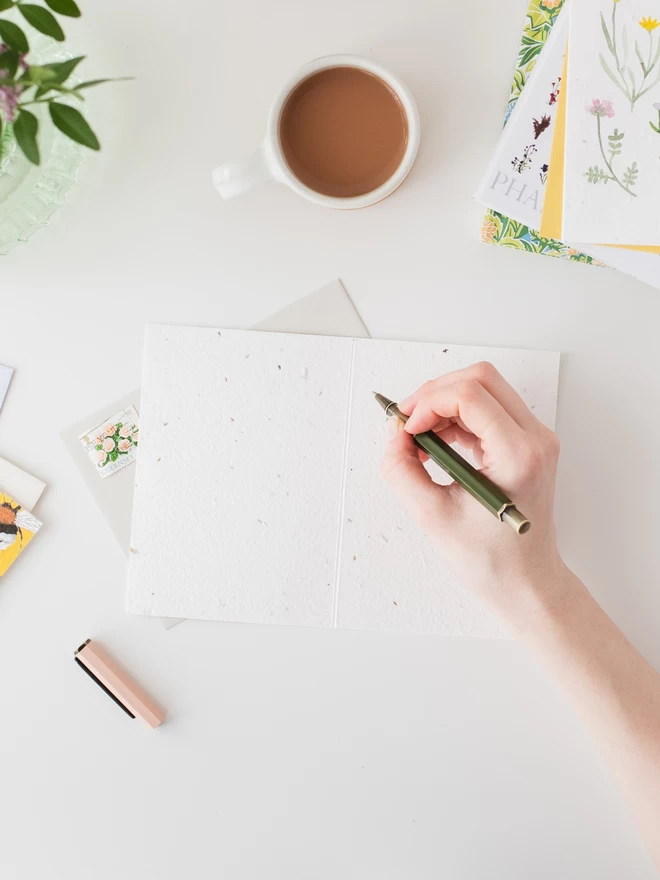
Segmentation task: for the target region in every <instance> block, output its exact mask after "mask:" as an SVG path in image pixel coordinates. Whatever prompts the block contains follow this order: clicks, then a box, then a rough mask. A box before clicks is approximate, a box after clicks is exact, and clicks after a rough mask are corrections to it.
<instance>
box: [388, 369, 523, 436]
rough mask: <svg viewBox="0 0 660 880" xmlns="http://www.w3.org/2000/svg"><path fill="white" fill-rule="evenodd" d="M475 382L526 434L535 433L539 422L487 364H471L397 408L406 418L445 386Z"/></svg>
mask: <svg viewBox="0 0 660 880" xmlns="http://www.w3.org/2000/svg"><path fill="white" fill-rule="evenodd" d="M472 379H473V380H475V381H477V382H479V384H480V385H483V387H484V388H485V389H486V391H488V392H489V394H490V395H491V396H492V397H494V398H495V400H497V402H498V403H499V404H500V405H501V406H502V407H503V408H504V409H505V410H506V411H507V412H508V413H509V415H510V416H511V418H512V419H513V420H514V421H516V422H517V423H518V424H519V425H520V427H521V428H524V429H525V430H534V429H535V428H536V427H538V426H540V424H541V423H540V422H539V420H538V419H537V418H536V416H535V415H534V413H533V412H532V411H531V410H530V408H529V407H528V406H527V404H526V403H525V401H524V400H523V399H522V397H521V396H520V395H519V394H518V392H517V391H516V390H515V388H514V387H513V386H512V385H510V384H509V383H508V382H507V381H506V379H505V378H504V376H502V374H501V373H500V372H499V370H497V369H496V368H495V367H494V366H493V365H492V364H491V363H488V361H481V362H480V363H478V364H472V365H471V366H469V367H465V368H464V369H462V370H454V371H453V372H451V373H445V374H444V375H443V376H438V378H437V379H431V380H430V382H425V383H424V385H422V386H421V388H418V389H417V391H415V393H414V394H412V395H411V396H410V397H407V398H406V399H405V400H402V401H401V403H400V404H399V408H400V409H401V410H402V412H405V413H406V414H409V413H410V412H412V409H413V408H414V407H415V405H416V404H417V402H418V401H419V400H420V399H421V398H422V397H424V396H426V395H427V394H428V393H429V392H431V391H433V390H435V389H436V388H442V387H444V386H446V385H454V384H456V383H457V382H462V381H463V380H472Z"/></svg>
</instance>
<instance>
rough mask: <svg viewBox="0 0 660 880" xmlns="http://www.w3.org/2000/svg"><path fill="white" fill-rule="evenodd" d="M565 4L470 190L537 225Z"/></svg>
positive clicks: (520, 219)
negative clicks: (480, 175) (479, 178)
mask: <svg viewBox="0 0 660 880" xmlns="http://www.w3.org/2000/svg"><path fill="white" fill-rule="evenodd" d="M567 35H568V9H567V7H565V8H564V9H563V10H562V12H561V13H560V15H559V17H558V19H557V21H556V23H555V25H554V27H553V28H552V31H551V32H550V36H549V37H548V40H547V43H546V45H545V46H544V48H543V51H542V52H541V55H540V57H539V59H538V61H537V62H536V66H535V67H534V70H533V71H532V74H531V76H530V79H529V81H528V83H527V84H526V86H525V88H524V90H523V93H522V95H521V96H520V98H519V99H518V101H517V102H516V106H515V107H514V109H513V112H512V114H511V116H510V118H509V120H508V122H507V124H506V127H505V128H504V131H503V132H502V134H501V136H500V139H499V141H498V143H497V146H496V148H495V152H494V154H493V158H492V159H491V161H490V164H489V166H488V169H487V170H486V173H485V174H484V176H483V179H482V181H481V183H480V185H479V189H478V190H477V192H476V193H475V198H476V199H477V201H479V202H481V203H482V204H483V205H486V207H488V208H492V209H493V210H494V211H499V212H500V213H502V214H504V215H505V216H506V217H510V218H512V219H513V220H516V221H518V222H519V223H523V224H524V225H525V226H528V227H529V228H530V229H539V228H540V226H541V215H542V213H543V203H544V200H545V189H546V184H547V181H548V170H549V167H550V152H551V150H552V138H553V134H554V121H555V115H556V111H557V102H558V99H559V93H560V90H561V79H562V71H563V66H564V55H565V54H566V38H567Z"/></svg>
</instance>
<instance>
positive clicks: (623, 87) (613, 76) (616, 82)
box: [598, 55, 630, 97]
mask: <svg viewBox="0 0 660 880" xmlns="http://www.w3.org/2000/svg"><path fill="white" fill-rule="evenodd" d="M598 57H599V59H600V66H601V67H602V68H603V70H604V71H605V73H606V74H607V75H608V76H609V78H610V79H611V80H612V82H613V83H614V85H615V86H616V87H617V88H618V89H620V90H621V91H622V92H623V94H624V95H626V97H630V96H629V94H628V86H627V85H626V84H625V81H624V84H623V85H621V81H620V80H619V78H618V77H617V76H616V74H614V73H612V71H611V70H610V67H609V65H608V63H607V61H605V58H604V57H603V55H599V56H598Z"/></svg>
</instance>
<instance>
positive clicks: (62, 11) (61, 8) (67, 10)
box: [46, 0, 80, 18]
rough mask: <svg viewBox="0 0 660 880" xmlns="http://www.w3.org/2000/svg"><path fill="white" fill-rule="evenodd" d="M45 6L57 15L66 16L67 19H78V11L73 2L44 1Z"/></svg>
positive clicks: (66, 0)
mask: <svg viewBox="0 0 660 880" xmlns="http://www.w3.org/2000/svg"><path fill="white" fill-rule="evenodd" d="M46 6H50V8H51V9H52V10H53V12H57V14H58V15H68V16H69V18H80V10H79V9H78V7H77V6H76V4H75V3H74V2H73V0H46Z"/></svg>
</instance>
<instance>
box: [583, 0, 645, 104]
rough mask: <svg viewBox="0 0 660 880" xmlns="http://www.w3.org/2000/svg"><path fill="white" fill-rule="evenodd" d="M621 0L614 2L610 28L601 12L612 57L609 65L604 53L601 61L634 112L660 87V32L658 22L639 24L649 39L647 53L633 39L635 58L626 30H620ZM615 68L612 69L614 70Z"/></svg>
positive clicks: (600, 57)
mask: <svg viewBox="0 0 660 880" xmlns="http://www.w3.org/2000/svg"><path fill="white" fill-rule="evenodd" d="M618 4H619V0H613V3H612V19H611V23H610V26H609V27H608V24H607V22H606V21H605V16H604V15H603V13H602V12H601V14H600V23H601V28H602V30H603V36H604V37H605V43H606V44H607V49H608V51H609V53H610V55H611V56H612V58H611V61H610V62H609V63H608V61H607V59H606V58H605V56H604V55H603V54H602V53H601V54H600V55H599V56H598V57H599V59H600V64H601V67H602V68H603V70H604V71H605V73H606V74H607V75H608V76H609V78H610V79H611V80H612V82H613V83H614V85H615V86H616V87H617V88H618V89H620V91H622V92H623V94H624V95H625V96H626V98H627V99H628V100H629V101H630V109H631V110H634V109H635V104H636V103H637V101H639V99H640V98H641V97H642V96H643V95H646V94H647V92H649V91H650V90H651V89H652V88H654V87H655V86H657V85H658V83H660V67H659V65H658V62H659V61H660V38H658V37H657V36H655V31H656V30H657V28H660V21H659V20H658V19H657V18H648V17H646V18H641V19H640V20H639V22H638V24H639V26H640V28H642V30H643V31H645V32H646V34H647V35H648V50H647V48H646V47H645V46H644V45H642V46H641V47H640V45H639V41H638V40H636V39H634V40H633V46H634V56H635V57H634V58H633V57H632V53H631V52H630V44H629V39H628V34H627V32H626V28H625V27H624V28H623V29H622V30H621V31H620V32H619V30H618V28H617V20H616V11H617V7H618ZM612 65H613V66H612Z"/></svg>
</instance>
